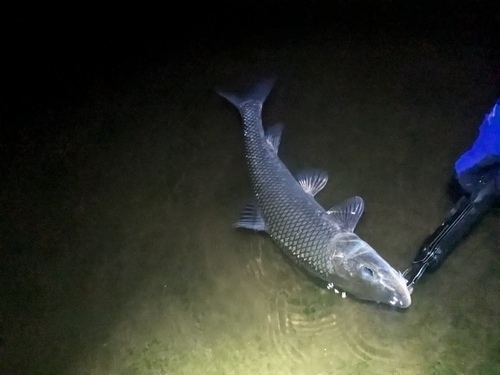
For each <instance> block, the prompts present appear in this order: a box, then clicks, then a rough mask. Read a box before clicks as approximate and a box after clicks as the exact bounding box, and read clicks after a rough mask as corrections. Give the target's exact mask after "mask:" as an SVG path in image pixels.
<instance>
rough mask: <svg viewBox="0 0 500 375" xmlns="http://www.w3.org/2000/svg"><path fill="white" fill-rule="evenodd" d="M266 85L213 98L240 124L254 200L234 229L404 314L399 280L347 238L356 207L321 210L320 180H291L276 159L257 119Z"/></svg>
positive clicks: (271, 132)
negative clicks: (224, 102)
mask: <svg viewBox="0 0 500 375" xmlns="http://www.w3.org/2000/svg"><path fill="white" fill-rule="evenodd" d="M272 85H273V81H263V82H261V83H260V84H259V85H257V86H256V87H255V88H254V90H253V91H252V92H250V93H249V94H248V95H246V96H243V97H240V96H237V95H232V94H227V93H224V92H219V94H220V95H222V96H223V97H225V98H226V99H228V100H229V101H230V102H231V103H233V104H234V105H235V106H236V107H237V108H238V110H239V112H240V115H241V117H242V119H243V134H244V138H245V150H246V151H245V158H246V161H247V166H248V170H249V173H250V180H251V183H252V188H253V193H254V201H252V202H251V203H250V204H249V205H247V207H246V208H245V210H244V211H243V213H242V216H241V218H240V220H239V221H238V222H237V223H236V226H237V227H242V228H247V229H253V230H258V231H265V232H267V233H268V234H269V235H270V236H271V238H272V239H273V240H274V242H275V243H276V244H277V245H278V247H279V248H280V249H281V250H282V251H283V252H284V253H285V254H286V255H288V256H289V257H290V258H291V259H292V260H293V261H294V262H295V263H296V264H297V265H299V266H301V267H303V268H304V269H306V270H307V271H309V272H310V273H311V274H313V275H314V276H317V277H319V278H321V279H323V280H325V281H327V282H329V283H333V284H335V286H338V287H340V288H342V289H344V290H346V291H348V292H350V293H352V294H353V295H355V296H356V297H358V298H360V299H366V300H372V301H376V302H384V303H388V304H391V305H393V306H398V307H408V306H409V305H410V303H411V298H410V294H409V291H408V289H407V287H406V280H404V278H403V277H402V276H401V274H400V273H399V272H398V271H396V270H394V269H393V268H392V267H391V266H390V265H389V264H388V263H387V262H386V261H385V260H384V259H382V258H381V257H380V255H379V254H378V253H377V252H376V251H375V250H374V249H373V248H371V246H370V245H368V244H367V243H366V242H364V241H363V240H361V239H360V238H359V237H358V236H357V235H356V234H354V233H353V230H354V228H355V226H356V224H357V222H358V220H359V218H360V217H361V215H362V213H363V200H362V199H361V198H360V197H352V198H349V199H347V200H346V201H344V202H342V203H341V204H339V205H337V206H335V207H333V208H332V209H330V210H328V211H325V209H324V208H323V207H322V206H321V205H319V204H318V203H317V202H316V200H315V199H314V195H315V194H316V193H317V192H319V191H320V190H321V189H322V188H323V187H324V186H325V184H326V181H327V178H328V177H327V174H326V173H325V172H322V171H318V170H311V171H307V172H305V173H302V174H301V175H299V176H298V177H297V178H296V177H294V176H292V174H291V173H290V171H289V170H288V168H286V166H285V165H284V164H283V163H282V161H281V160H280V159H279V157H278V146H279V142H280V139H281V130H282V127H281V125H275V126H273V127H271V128H269V129H268V130H267V132H264V127H263V125H262V117H261V114H262V106H263V103H264V100H265V98H266V97H267V94H268V93H269V91H270V90H271V88H272Z"/></svg>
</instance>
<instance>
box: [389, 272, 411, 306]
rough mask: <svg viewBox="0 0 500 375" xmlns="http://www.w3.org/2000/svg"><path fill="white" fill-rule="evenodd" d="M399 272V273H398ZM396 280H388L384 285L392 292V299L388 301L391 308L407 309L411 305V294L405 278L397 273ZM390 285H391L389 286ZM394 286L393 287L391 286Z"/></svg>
mask: <svg viewBox="0 0 500 375" xmlns="http://www.w3.org/2000/svg"><path fill="white" fill-rule="evenodd" d="M396 272H397V271H396ZM394 276H395V279H392V280H386V282H385V283H384V284H386V287H387V289H388V290H390V291H391V294H392V298H391V299H389V300H388V301H386V303H388V304H389V305H391V306H396V307H400V308H402V309H406V308H408V307H409V306H410V305H411V293H410V290H409V289H408V287H407V285H406V280H405V278H404V277H403V276H402V275H401V273H399V272H397V274H396V275H394ZM388 284H389V285H388ZM391 284H392V285H391Z"/></svg>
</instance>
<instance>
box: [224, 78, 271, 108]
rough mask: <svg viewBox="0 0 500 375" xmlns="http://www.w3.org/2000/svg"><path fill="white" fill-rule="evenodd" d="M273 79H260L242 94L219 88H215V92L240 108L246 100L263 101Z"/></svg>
mask: <svg viewBox="0 0 500 375" xmlns="http://www.w3.org/2000/svg"><path fill="white" fill-rule="evenodd" d="M274 81H275V78H271V79H266V80H263V81H260V82H259V83H258V84H257V85H255V86H254V87H253V89H252V90H250V91H249V92H247V93H246V94H243V95H240V94H233V93H228V92H225V91H222V90H219V89H217V90H216V92H217V93H218V94H219V95H220V96H222V97H224V98H226V99H227V100H229V101H230V102H231V103H233V104H234V106H236V108H238V109H240V108H241V107H243V105H244V104H245V103H246V102H249V101H255V102H260V103H264V101H265V100H266V98H267V95H269V92H270V91H271V89H272V88H273V85H274Z"/></svg>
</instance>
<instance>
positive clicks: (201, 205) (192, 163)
mask: <svg viewBox="0 0 500 375" xmlns="http://www.w3.org/2000/svg"><path fill="white" fill-rule="evenodd" d="M476 52H477V51H475V50H474V49H473V48H472V47H464V46H462V47H461V48H458V47H457V46H456V45H451V44H446V43H444V42H443V43H438V42H436V41H432V40H425V39H423V38H421V39H418V38H407V39H404V40H403V39H399V40H398V39H397V38H396V39H391V40H379V41H372V42H366V41H362V40H357V39H356V38H355V37H353V38H352V39H349V40H341V41H339V40H335V39H329V38H328V37H325V36H324V35H318V36H315V37H311V39H310V40H308V41H307V43H306V42H304V43H296V44H295V45H289V46H286V45H285V46H281V47H279V48H277V47H276V46H274V45H266V43H254V44H252V45H251V47H248V46H245V47H241V48H240V49H227V50H223V51H218V52H217V53H213V54H211V55H208V56H206V58H205V59H203V60H202V61H198V62H196V63H194V64H193V65H190V66H184V67H182V68H180V72H176V74H174V73H172V70H171V67H169V66H165V67H157V69H151V70H150V71H147V72H146V71H145V72H141V74H142V75H141V76H140V77H136V78H137V79H135V81H134V84H133V85H130V86H131V87H127V89H126V90H122V91H115V92H111V93H109V92H106V93H98V94H97V95H96V97H95V100H93V101H92V102H89V103H88V104H87V106H86V107H82V108H81V109H78V110H76V111H74V112H71V113H69V114H68V115H67V117H66V119H65V120H66V121H68V122H69V123H71V124H72V126H71V127H68V128H67V129H71V130H65V128H63V129H60V130H58V131H57V132H55V133H54V134H50V135H48V136H47V137H48V138H47V139H45V140H37V141H33V142H34V144H33V145H30V143H29V142H30V137H29V135H28V136H27V141H26V143H24V146H23V147H25V148H26V150H24V151H23V152H21V153H20V156H19V158H18V159H16V161H15V164H14V165H13V166H12V167H11V169H10V175H9V178H8V179H7V181H8V184H7V186H6V188H5V189H3V191H2V197H1V198H2V201H3V202H4V203H3V206H4V207H5V210H4V215H3V217H4V219H3V227H4V228H6V229H5V231H4V236H3V237H4V238H3V241H2V248H3V251H5V254H6V259H5V261H4V262H3V265H2V272H3V273H4V275H8V278H9V282H8V283H6V284H5V287H4V293H3V296H4V306H5V308H4V309H3V312H2V315H1V322H2V326H3V330H4V332H3V337H4V345H3V353H2V363H1V365H0V369H3V370H2V372H4V373H15V372H24V373H34V372H41V373H48V372H53V373H75V374H76V373H79V374H81V373H89V374H104V373H106V374H128V373H129V374H139V373H140V374H318V375H319V374H367V373H369V374H479V373H481V374H486V373H488V374H493V373H499V372H500V367H499V365H498V337H499V333H500V332H499V327H500V325H499V320H498V311H499V308H500V306H499V299H498V284H499V278H498V276H499V266H498V265H499V262H498V260H499V259H498V257H499V253H498V223H499V212H498V208H496V209H493V210H491V212H489V213H488V214H487V215H486V217H485V218H484V219H483V221H482V222H481V223H480V224H479V225H478V226H477V227H476V228H475V230H474V231H473V233H472V234H471V235H470V236H469V237H468V238H467V239H466V240H465V241H464V242H463V243H462V244H461V245H460V246H459V248H458V249H457V250H456V251H455V252H454V253H453V254H452V256H450V257H449V259H447V261H446V262H445V264H444V265H443V266H442V268H441V269H440V270H439V271H438V272H437V273H435V274H429V275H426V277H424V279H422V280H421V282H420V283H419V284H418V285H417V286H416V290H415V292H414V293H413V295H412V297H413V302H412V305H411V307H410V308H409V309H407V310H397V309H394V308H390V307H387V306H382V305H377V304H373V303H366V302H361V301H358V300H356V299H354V298H352V297H350V296H349V295H347V296H346V298H343V297H342V295H341V294H340V293H339V294H336V293H335V292H333V291H327V290H323V289H321V288H320V287H318V286H317V285H315V284H314V283H313V282H312V281H311V280H309V279H308V278H307V277H305V276H304V275H303V274H302V273H301V272H300V271H298V270H297V269H296V268H295V267H293V265H292V264H291V263H290V262H289V261H288V260H287V259H286V258H285V257H284V256H282V255H281V254H280V252H279V251H278V250H277V248H276V246H275V245H274V244H273V243H272V241H271V240H270V239H269V238H268V237H266V236H264V235H258V234H254V233H251V232H245V231H237V230H234V229H233V228H232V226H231V225H232V223H233V222H234V221H235V220H236V218H237V217H238V214H239V211H240V209H241V208H242V207H243V206H244V205H245V203H246V201H247V200H248V199H249V197H250V196H251V190H250V184H249V180H248V177H247V173H246V170H245V161H244V150H243V140H242V134H241V124H240V119H239V116H238V113H237V111H236V110H235V109H234V108H233V107H231V105H230V104H228V103H227V102H226V101H225V100H224V99H222V98H220V97H218V96H217V95H216V94H215V93H214V91H213V88H214V87H215V86H219V87H224V88H228V89H243V88H245V87H248V86H250V85H251V84H253V83H254V82H255V81H256V80H257V79H259V78H261V77H262V75H265V74H269V73H276V74H277V76H278V80H277V83H276V86H275V89H274V90H273V91H272V93H271V95H270V97H269V100H268V101H267V102H266V103H265V108H264V123H265V124H267V125H271V124H273V123H275V122H277V121H282V122H283V123H284V125H285V128H284V133H283V139H282V144H281V150H280V156H281V158H282V160H283V161H284V162H285V164H286V165H287V166H288V167H289V168H290V170H291V171H292V172H297V171H299V170H301V169H303V168H310V167H315V168H321V169H324V170H326V171H328V172H329V175H330V181H329V183H328V185H327V187H326V188H325V189H324V190H323V191H322V192H321V193H320V194H319V195H318V197H317V199H318V200H319V202H320V203H321V204H322V205H323V206H324V207H325V208H328V207H330V206H332V205H334V204H336V203H338V202H340V201H341V200H343V199H345V198H347V197H349V196H352V195H360V196H362V197H363V198H364V200H365V214H364V216H363V218H362V219H361V221H360V224H359V226H358V228H357V230H356V232H357V233H358V234H359V235H360V236H361V237H362V238H363V239H365V240H366V241H367V242H369V243H370V244H371V245H372V246H373V247H374V248H375V249H376V250H377V251H378V252H379V253H380V254H381V255H382V256H383V257H384V258H385V259H386V260H388V261H389V262H390V263H391V264H392V265H393V266H394V267H395V268H397V269H400V270H403V269H404V268H405V267H406V266H407V265H408V264H409V263H410V262H411V260H412V259H413V257H414V255H415V254H416V251H417V250H418V247H419V246H420V244H421V242H422V241H423V240H424V239H425V237H426V236H427V235H428V234H430V233H431V232H432V231H433V230H434V229H435V228H436V227H437V226H438V225H439V224H440V222H441V220H442V219H443V218H444V216H445V215H446V213H447V211H448V210H449V209H450V208H451V206H452V204H453V202H452V199H451V197H450V195H449V191H448V183H449V181H450V180H452V177H453V163H454V161H455V160H456V158H457V157H458V156H459V155H460V154H461V153H462V152H463V151H465V150H466V149H467V147H468V146H469V145H470V144H471V143H472V141H473V140H474V137H475V135H476V131H477V127H478V125H479V124H480V122H481V121H482V118H483V115H484V114H485V112H487V111H488V110H489V108H490V107H491V105H492V103H493V100H494V99H495V94H496V92H495V87H494V84H493V82H494V78H493V75H494V72H492V71H491V69H490V67H489V66H488V64H487V63H486V61H485V60H484V59H482V58H481V57H480V56H481V55H480V54H477V53H476ZM475 56H477V57H475ZM99 95H101V96H99ZM32 150H37V151H36V153H37V154H36V155H33V152H32Z"/></svg>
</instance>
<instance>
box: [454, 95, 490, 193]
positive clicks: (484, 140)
mask: <svg viewBox="0 0 500 375" xmlns="http://www.w3.org/2000/svg"><path fill="white" fill-rule="evenodd" d="M491 169H494V172H493V173H494V174H495V173H496V176H497V177H496V179H497V180H499V183H497V193H498V194H500V186H499V185H500V99H499V100H497V102H496V103H495V105H494V106H493V108H492V109H491V111H490V113H488V114H487V115H486V116H485V118H484V121H483V123H482V124H481V126H480V127H479V135H478V137H477V139H476V141H475V142H474V144H473V145H472V147H471V148H470V149H469V150H468V151H466V152H465V153H464V154H463V155H462V156H460V158H459V159H458V160H457V161H456V163H455V172H456V173H457V178H458V180H459V182H460V184H461V185H462V187H463V188H464V189H465V190H466V191H468V192H472V191H473V190H474V186H475V185H476V181H474V180H475V179H481V176H482V175H483V174H484V171H488V173H489V174H490V173H491Z"/></svg>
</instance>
